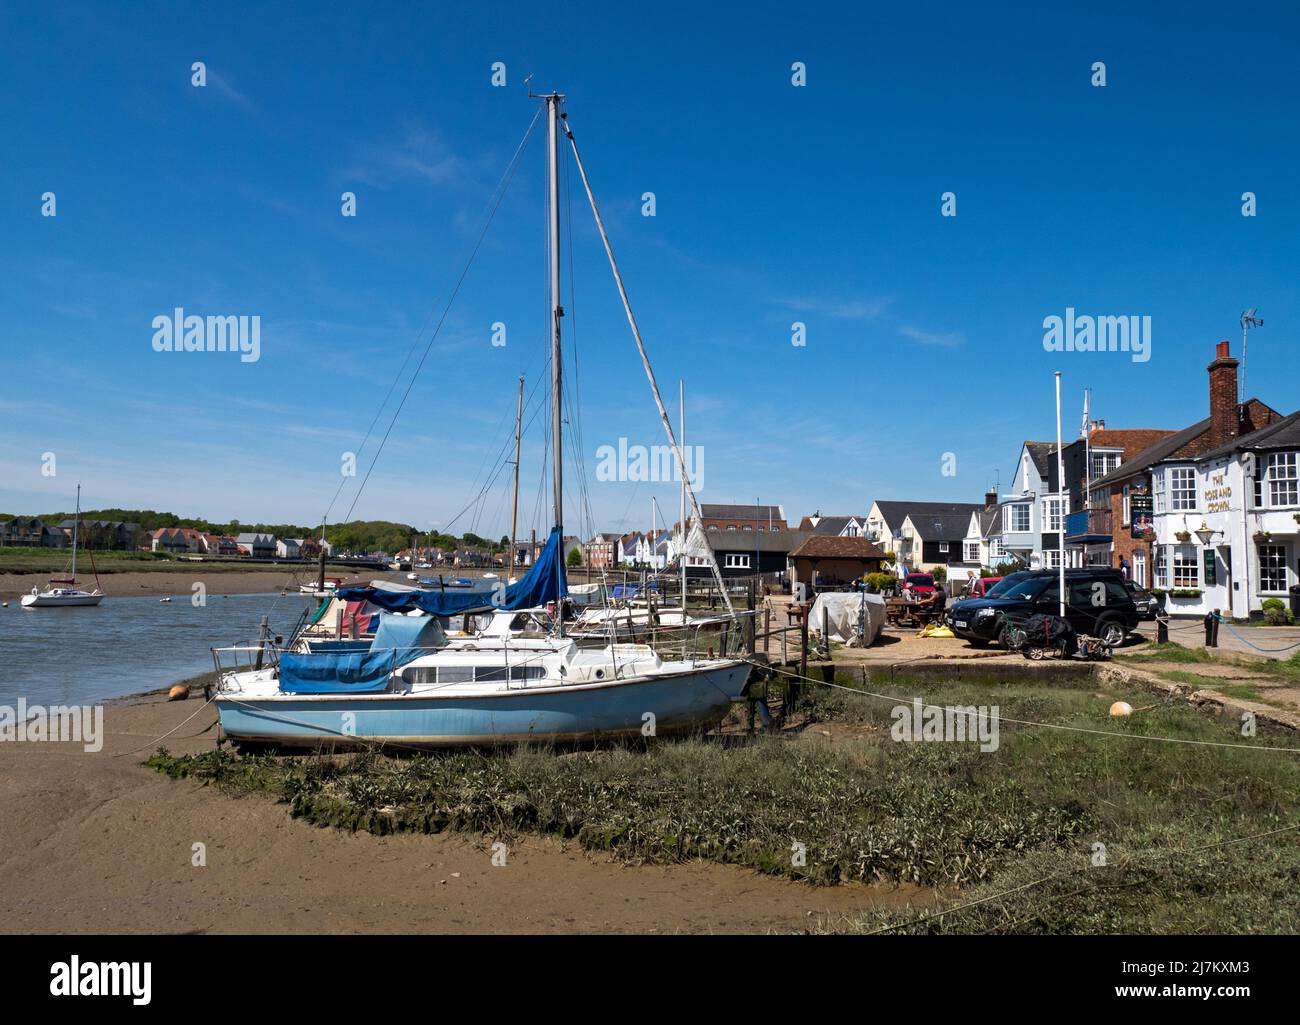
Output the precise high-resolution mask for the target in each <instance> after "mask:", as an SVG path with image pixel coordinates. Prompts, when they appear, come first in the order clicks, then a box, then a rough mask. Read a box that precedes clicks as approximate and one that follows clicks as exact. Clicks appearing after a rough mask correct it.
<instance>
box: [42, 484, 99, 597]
mask: <svg viewBox="0 0 1300 1025" xmlns="http://www.w3.org/2000/svg"><path fill="white" fill-rule="evenodd" d="M80 525H81V485H80V484H78V485H77V512H76V516H75V517H74V519H73V521H72V573H71V575H70V576H68V577H64V578H51V579H50V582H49V586H48V587H47V588H46V589H45V590H44V591H42V590H41V589H40V588H38V587H33V588H32V590H31V593H30V594H24V595H23V597H22V606H23V608H25V609H45V608H70V607H76V606H80V605H98V604H99V603H100V602H101V601H103V600H104V592H103V591H101V590H100V588H99V574H98V573H96V574H95V589H94V590H93V591H87V590H85V589H83V588H80V587H78V586H77V528H78V527H79V526H80ZM91 563H92V566H93V563H94V556H91Z"/></svg>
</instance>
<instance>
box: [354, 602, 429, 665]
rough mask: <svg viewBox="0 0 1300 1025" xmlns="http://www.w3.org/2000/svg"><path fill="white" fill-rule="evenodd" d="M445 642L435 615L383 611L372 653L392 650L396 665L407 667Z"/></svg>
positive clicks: (371, 646) (372, 644)
mask: <svg viewBox="0 0 1300 1025" xmlns="http://www.w3.org/2000/svg"><path fill="white" fill-rule="evenodd" d="M445 639H446V635H445V634H444V633H443V632H442V627H441V626H439V625H438V621H437V620H436V619H434V618H433V617H432V616H399V615H397V614H396V613H393V612H381V613H379V629H378V630H376V631H375V639H374V640H373V641H371V642H370V650H371V651H374V652H379V651H392V652H393V658H394V664H395V665H399V666H404V665H406V663H407V662H409V661H411V659H413V658H419V657H420V656H421V655H427V654H428V653H429V652H430V651H432V650H433V649H434V648H437V647H441V645H442V644H443V642H444V640H445Z"/></svg>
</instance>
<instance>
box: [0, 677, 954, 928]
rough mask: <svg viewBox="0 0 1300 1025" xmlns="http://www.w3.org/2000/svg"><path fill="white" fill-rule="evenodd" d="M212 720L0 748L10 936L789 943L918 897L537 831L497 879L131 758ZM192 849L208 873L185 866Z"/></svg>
mask: <svg viewBox="0 0 1300 1025" xmlns="http://www.w3.org/2000/svg"><path fill="white" fill-rule="evenodd" d="M194 693H195V695H201V690H200V689H196V690H195V691H194ZM196 713H197V714H196ZM189 716H193V718H192V719H191V720H190V721H189V722H188V723H186V724H185V725H184V726H180V724H182V723H184V722H185V720H186V718H187V717H189ZM215 720H216V713H215V710H213V709H212V708H211V707H210V706H209V707H206V708H205V707H203V699H202V697H201V696H195V697H191V698H190V699H189V700H186V701H179V702H167V701H166V700H165V699H164V697H163V696H162V695H159V694H153V695H145V696H140V697H135V698H127V699H123V700H120V701H116V702H112V703H110V704H109V705H108V706H107V707H106V709H105V730H106V732H107V737H106V739H105V743H104V747H103V750H101V751H99V752H98V753H93V754H92V753H87V752H85V751H83V750H82V746H81V745H80V744H73V743H46V744H33V743H26V742H23V743H3V744H0V806H2V807H3V808H4V815H5V821H4V828H3V829H2V830H0V880H2V881H3V883H4V886H5V890H6V892H7V893H8V894H9V895H10V899H9V902H8V906H7V914H6V917H5V923H4V930H5V931H6V932H11V933H26V932H128V933H137V932H139V933H144V932H157V933H188V932H200V933H202V932H212V933H241V932H277V933H279V932H284V933H302V934H307V933H386V932H391V933H402V932H430V933H574V932H594V933H603V932H629V933H707V932H723V933H741V932H745V933H749V932H769V931H774V932H789V931H802V930H806V929H812V928H816V927H819V926H823V927H824V926H826V925H829V924H832V923H834V922H835V921H837V920H839V919H841V918H842V917H843V916H853V915H855V914H856V913H859V912H861V911H863V910H865V909H867V908H869V907H872V906H878V905H881V904H886V905H895V906H896V905H898V904H900V903H906V902H907V901H909V900H910V901H914V902H926V903H928V902H929V892H928V891H924V890H919V889H915V888H905V889H897V888H894V887H882V888H876V887H868V886H861V885H844V886H836V887H828V888H815V887H811V886H808V885H806V884H803V883H796V882H789V881H785V880H781V879H777V878H773V877H769V876H763V875H759V874H757V873H755V872H752V871H749V870H747V869H742V868H737V867H732V866H726V865H715V864H708V863H702V862H701V863H690V864H685V865H677V866H628V865H624V864H620V863H618V862H615V861H612V860H609V859H607V858H605V857H594V856H592V855H589V854H587V853H586V852H584V851H583V850H582V849H580V848H579V847H578V846H577V845H576V844H567V845H562V844H560V843H558V842H555V841H551V840H548V839H544V838H540V837H520V838H518V839H517V840H515V841H513V842H512V843H511V846H510V849H509V857H508V863H507V865H506V866H505V867H504V868H497V867H494V866H493V865H492V864H491V860H490V858H491V852H490V850H489V848H490V845H491V842H492V841H493V840H494V839H495V838H493V837H481V836H477V835H470V834H464V833H446V834H439V835H432V836H429V835H419V836H415V835H398V836H390V837H376V836H372V835H369V834H355V835H354V834H352V833H348V832H344V831H341V830H337V829H321V828H317V827H314V826H310V825H307V824H305V823H303V822H301V821H297V820H295V819H293V818H291V817H290V815H289V812H288V809H287V808H286V807H285V806H284V805H280V804H275V803H273V802H272V801H270V800H268V799H266V798H264V797H260V796H252V797H242V798H241V797H235V796H232V795H230V794H229V793H224V792H221V791H218V790H217V789H215V788H213V787H205V786H202V785H200V784H196V783H194V782H193V781H188V780H186V781H173V780H170V779H168V778H167V777H165V776H163V775H161V774H159V773H156V772H154V771H152V770H150V769H147V768H144V767H143V766H142V765H141V764H140V763H141V761H142V760H143V759H144V758H146V757H147V756H148V755H149V754H151V753H152V752H154V751H155V750H156V749H157V748H158V747H159V746H165V747H167V748H168V749H169V750H170V751H172V752H175V753H195V752H200V751H204V750H209V749H211V748H212V746H213V744H214V742H215V739H214V738H215V727H213V726H212V724H213V723H214V722H215ZM178 726H180V728H179V729H177V730H176V733H175V734H174V735H172V736H170V737H168V738H167V739H166V740H163V741H158V740H157V738H158V737H159V736H161V735H162V734H164V733H167V732H168V731H169V730H173V729H176V727H178ZM196 843H202V844H204V845H206V857H207V865H206V867H195V866H193V865H192V864H191V859H192V857H193V854H192V852H193V845H194V844H196Z"/></svg>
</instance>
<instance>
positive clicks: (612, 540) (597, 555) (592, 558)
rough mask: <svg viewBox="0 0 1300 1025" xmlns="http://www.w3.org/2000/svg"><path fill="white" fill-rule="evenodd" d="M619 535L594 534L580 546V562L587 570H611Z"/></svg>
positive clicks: (607, 533)
mask: <svg viewBox="0 0 1300 1025" xmlns="http://www.w3.org/2000/svg"><path fill="white" fill-rule="evenodd" d="M621 536H622V535H621V534H614V533H610V532H605V533H601V534H596V535H595V536H594V537H592V539H591V540H590V541H588V542H587V543H586V544H584V545H583V546H582V562H583V565H585V566H586V567H587V568H588V569H612V568H613V566H614V564H615V560H616V552H617V549H618V543H619V538H620V537H621Z"/></svg>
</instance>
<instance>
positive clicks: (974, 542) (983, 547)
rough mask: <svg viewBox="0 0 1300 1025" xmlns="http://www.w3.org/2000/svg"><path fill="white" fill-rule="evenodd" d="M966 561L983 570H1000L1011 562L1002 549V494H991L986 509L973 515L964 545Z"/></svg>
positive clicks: (985, 503)
mask: <svg viewBox="0 0 1300 1025" xmlns="http://www.w3.org/2000/svg"><path fill="white" fill-rule="evenodd" d="M961 552H962V562H964V563H966V564H968V565H971V566H974V567H976V569H975V575H978V573H979V569H980V568H983V569H996V568H997V567H998V566H1001V565H1003V564H1004V563H1006V562H1009V561H1011V557H1010V556H1008V555H1007V553H1006V550H1005V549H1004V548H1003V547H1002V512H1001V510H1000V509H999V508H998V493H997V492H996V491H989V492H987V493H985V495H984V508H983V509H977V510H975V511H973V512H972V513H971V514H970V519H969V520H968V521H967V524H966V536H965V537H963V538H962V542H961Z"/></svg>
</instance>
